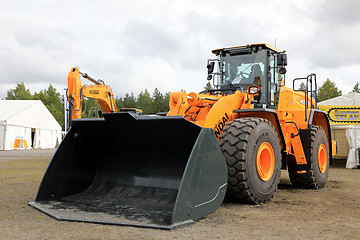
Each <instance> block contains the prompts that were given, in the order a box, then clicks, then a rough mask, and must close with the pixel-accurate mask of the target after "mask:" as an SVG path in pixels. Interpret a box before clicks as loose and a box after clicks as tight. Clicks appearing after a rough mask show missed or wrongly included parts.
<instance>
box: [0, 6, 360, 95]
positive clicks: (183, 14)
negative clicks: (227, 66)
mask: <svg viewBox="0 0 360 240" xmlns="http://www.w3.org/2000/svg"><path fill="white" fill-rule="evenodd" d="M0 4H1V8H0V36H1V37H0V99H4V98H5V97H6V94H7V91H8V90H10V89H13V88H15V87H16V85H17V83H18V82H19V83H21V82H24V83H25V86H26V87H27V88H28V89H30V91H31V93H32V94H33V93H35V92H39V91H40V90H44V89H47V88H48V87H49V85H50V84H52V85H53V86H54V87H55V88H56V89H57V90H58V91H59V92H60V93H61V94H63V93H64V88H67V75H68V72H69V71H70V69H71V68H72V67H75V66H78V67H79V68H80V71H81V72H84V73H87V74H88V75H89V76H91V77H93V78H95V79H102V80H104V81H105V83H106V84H108V85H110V86H111V88H112V89H113V92H114V95H115V96H116V97H124V95H125V94H126V93H131V92H133V93H134V94H135V95H137V94H138V93H140V92H141V91H144V90H145V89H147V90H148V91H149V92H150V93H152V92H153V91H154V89H155V88H158V89H159V90H160V91H161V92H163V93H165V92H173V91H180V90H185V91H187V92H199V91H202V90H203V89H204V86H205V85H206V83H207V80H206V77H207V70H206V64H207V59H209V58H214V56H215V55H213V54H212V53H211V50H212V49H217V48H223V47H231V46H239V45H246V44H251V43H268V44H270V45H276V47H277V48H278V49H280V50H286V52H287V54H288V66H287V74H286V85H288V86H292V79H294V78H297V77H306V76H307V75H308V74H310V73H315V74H316V75H317V82H318V86H321V84H322V82H324V81H325V80H326V79H327V78H329V79H330V80H331V81H333V82H335V84H336V86H337V87H338V88H339V89H340V90H342V93H343V94H346V93H348V92H350V91H351V90H352V89H353V87H354V85H355V84H356V82H360V57H359V56H360V48H359V43H360V14H359V13H358V10H359V9H360V1H357V0H342V1H338V0H327V1H324V0H317V1H313V0H302V1H286V0H273V1H269V0H267V1H266V0H252V1H241V0H222V1H213V0H207V1H205V0H198V1H191V0H151V1H149V0H148V1H146V0H132V1H123V0H117V1H115V0H113V1H111V0H107V1H97V0H78V1H76V0H71V1H68V0H60V1H58V0H52V1H45V0H32V1H25V0H13V1H6V0H0ZM83 84H91V83H90V82H87V81H86V80H84V81H83Z"/></svg>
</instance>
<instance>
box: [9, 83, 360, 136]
mask: <svg viewBox="0 0 360 240" xmlns="http://www.w3.org/2000/svg"><path fill="white" fill-rule="evenodd" d="M210 87H211V85H209V83H208V84H207V85H206V86H205V89H209V88H210ZM299 90H305V84H304V83H302V84H301V85H300V89H299ZM352 91H353V92H357V93H360V84H359V82H357V83H356V84H355V86H354V88H353V90H352ZM341 95H342V91H341V90H339V89H338V88H337V87H336V84H335V83H334V82H332V81H330V79H327V80H326V81H325V82H324V83H323V84H322V86H321V87H319V88H318V94H317V100H318V102H321V101H324V100H326V99H330V98H334V97H337V96H341ZM169 98H170V92H167V93H164V94H163V93H161V92H160V91H159V89H157V88H155V90H154V91H153V93H152V95H151V94H150V93H149V91H148V90H147V89H145V90H144V91H141V92H140V93H139V94H138V95H137V96H135V94H134V93H126V94H125V96H124V97H120V98H118V97H115V102H116V106H117V108H137V109H141V110H142V113H143V114H155V113H158V112H167V111H169ZM5 99H6V100H41V101H42V102H43V103H44V105H45V106H46V108H47V109H48V110H49V111H50V113H51V114H52V115H53V116H54V118H55V119H56V120H57V121H58V123H59V124H60V126H61V127H62V129H63V130H64V125H65V113H64V111H65V109H64V101H65V99H64V96H62V95H61V94H60V93H59V92H58V91H57V90H56V89H55V88H54V87H53V86H52V85H51V84H50V86H49V87H48V89H44V90H41V91H40V92H38V93H37V92H35V93H34V94H31V92H30V90H29V89H27V88H26V86H25V83H23V82H22V83H17V86H16V87H15V88H14V89H10V90H8V91H7V96H6V98H5ZM100 110H101V109H100V108H99V105H98V104H97V102H96V100H95V99H85V103H84V104H83V109H82V111H83V116H84V117H89V118H93V117H97V116H98V114H97V113H98V111H100Z"/></svg>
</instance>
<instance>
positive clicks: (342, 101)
mask: <svg viewBox="0 0 360 240" xmlns="http://www.w3.org/2000/svg"><path fill="white" fill-rule="evenodd" d="M318 105H329V106H341V105H347V106H351V105H360V93H357V92H351V93H348V94H345V95H342V96H339V97H334V98H330V99H327V100H325V101H322V102H318Z"/></svg>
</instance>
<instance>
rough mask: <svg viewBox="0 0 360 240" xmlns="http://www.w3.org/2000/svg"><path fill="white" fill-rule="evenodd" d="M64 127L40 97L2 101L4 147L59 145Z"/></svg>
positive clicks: (0, 121) (0, 115) (0, 145)
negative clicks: (38, 98) (36, 98)
mask: <svg viewBox="0 0 360 240" xmlns="http://www.w3.org/2000/svg"><path fill="white" fill-rule="evenodd" d="M60 140H61V126H60V125H59V123H58V122H57V121H56V120H55V118H54V117H53V116H52V115H51V113H50V112H49V110H48V109H47V108H46V107H45V105H44V104H43V103H42V102H41V101H40V100H0V150H12V149H28V148H35V149H45V148H55V147H57V146H58V144H59V143H60Z"/></svg>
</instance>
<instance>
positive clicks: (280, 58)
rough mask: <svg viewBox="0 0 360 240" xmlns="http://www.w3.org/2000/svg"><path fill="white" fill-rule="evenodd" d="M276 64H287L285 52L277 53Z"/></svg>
mask: <svg viewBox="0 0 360 240" xmlns="http://www.w3.org/2000/svg"><path fill="white" fill-rule="evenodd" d="M277 65H278V66H287V54H286V53H281V54H278V55H277Z"/></svg>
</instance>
